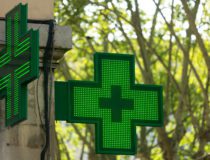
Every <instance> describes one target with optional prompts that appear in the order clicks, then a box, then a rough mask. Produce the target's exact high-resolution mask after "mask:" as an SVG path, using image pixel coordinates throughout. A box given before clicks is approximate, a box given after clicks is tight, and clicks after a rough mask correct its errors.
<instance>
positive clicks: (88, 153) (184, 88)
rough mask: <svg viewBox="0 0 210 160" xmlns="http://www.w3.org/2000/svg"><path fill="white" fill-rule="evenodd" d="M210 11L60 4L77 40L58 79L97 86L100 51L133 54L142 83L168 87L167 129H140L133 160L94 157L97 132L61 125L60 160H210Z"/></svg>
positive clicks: (112, 2)
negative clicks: (96, 63)
mask: <svg viewBox="0 0 210 160" xmlns="http://www.w3.org/2000/svg"><path fill="white" fill-rule="evenodd" d="M147 3H148V4H147ZM145 5H150V6H151V10H150V12H145V10H144V6H145ZM209 8H210V1H209V0H56V1H55V18H56V21H57V23H58V24H60V25H69V26H71V28H72V33H73V35H72V37H73V49H72V50H71V51H69V52H68V53H67V54H66V55H65V57H64V58H63V59H62V60H61V61H60V65H59V66H58V68H57V71H56V74H55V75H56V79H57V80H61V81H64V80H70V79H76V80H93V74H94V73H93V53H94V52H96V51H97V52H114V53H129V54H134V55H135V56H136V68H135V72H136V83H146V84H162V85H163V87H164V118H165V119H164V127H162V128H151V127H137V133H136V134H137V136H138V148H137V154H136V155H135V156H114V155H96V154H95V149H94V147H95V144H94V126H93V125H85V124H67V123H65V122H56V131H57V141H58V146H59V147H58V148H59V151H58V159H62V160H65V159H66V160H70V159H76V160H77V159H81V160H82V159H90V160H94V159H96V160H113V159H128V160H130V159H141V160H149V159H155V160H159V159H160V160H162V159H165V160H176V159H180V160H182V159H183V160H184V159H197V160H199V159H210V106H209V105H210V101H209V97H210V93H209V83H210V56H209V52H210V43H209V39H210V38H209V37H210V24H209V23H210V10H209Z"/></svg>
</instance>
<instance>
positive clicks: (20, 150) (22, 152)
mask: <svg viewBox="0 0 210 160" xmlns="http://www.w3.org/2000/svg"><path fill="white" fill-rule="evenodd" d="M38 81H39V83H37V82H38ZM38 96H39V98H38V100H39V106H40V112H41V118H42V119H43V106H44V105H43V104H44V102H43V99H44V98H43V74H41V76H40V78H39V80H38V79H37V80H35V81H33V82H31V83H30V84H29V85H28V119H27V120H26V121H23V122H21V123H19V124H18V125H15V126H14V127H7V128H6V127H5V124H4V121H5V101H4V100H2V101H0V159H1V160H39V159H40V153H41V149H42V148H43V145H44V143H45V142H44V141H45V133H44V130H43V128H42V127H41V122H40V117H39V112H38V103H37V97H38ZM42 121H43V120H42Z"/></svg>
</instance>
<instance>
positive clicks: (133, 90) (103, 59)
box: [55, 53, 163, 154]
mask: <svg viewBox="0 0 210 160" xmlns="http://www.w3.org/2000/svg"><path fill="white" fill-rule="evenodd" d="M94 65H95V66H94V67H95V69H94V71H95V78H94V81H92V82H91V81H73V80H72V81H69V82H56V83H55V109H56V120H67V122H72V123H93V124H95V127H96V129H95V130H96V138H95V144H96V152H97V153H106V154H135V152H136V141H137V140H136V126H162V125H163V106H162V87H161V86H158V85H145V84H135V73H134V72H135V69H134V67H135V65H134V56H133V55H125V54H107V53H96V54H95V55H94Z"/></svg>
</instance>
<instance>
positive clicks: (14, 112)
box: [0, 4, 39, 126]
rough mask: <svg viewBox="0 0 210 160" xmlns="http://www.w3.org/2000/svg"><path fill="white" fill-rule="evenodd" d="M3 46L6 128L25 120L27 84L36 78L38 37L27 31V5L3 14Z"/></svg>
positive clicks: (0, 89)
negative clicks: (4, 30)
mask: <svg viewBox="0 0 210 160" xmlns="http://www.w3.org/2000/svg"><path fill="white" fill-rule="evenodd" d="M5 24H6V38H5V39H6V44H5V48H4V49H3V50H2V51H1V52H0V98H1V99H3V98H5V99H6V116H5V118H6V121H5V123H6V126H11V125H14V124H16V123H17V122H20V121H22V120H25V119H26V115H27V84H28V83H29V82H30V81H32V80H33V79H35V78H37V76H38V72H39V70H38V67H39V65H38V62H39V61H38V58H39V35H38V31H33V30H29V31H27V5H22V4H19V5H18V6H16V7H15V8H14V9H12V10H11V11H10V12H9V13H7V15H6V23H5Z"/></svg>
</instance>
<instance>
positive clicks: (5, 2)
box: [0, 0, 54, 20]
mask: <svg viewBox="0 0 210 160" xmlns="http://www.w3.org/2000/svg"><path fill="white" fill-rule="evenodd" d="M19 3H22V4H26V3H28V11H29V14H28V18H29V19H36V20H49V19H54V18H53V17H54V16H53V8H54V6H53V4H54V1H53V0H1V1H0V17H5V14H6V13H7V12H8V11H9V10H11V9H12V8H13V7H14V6H16V5H17V4H19Z"/></svg>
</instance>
